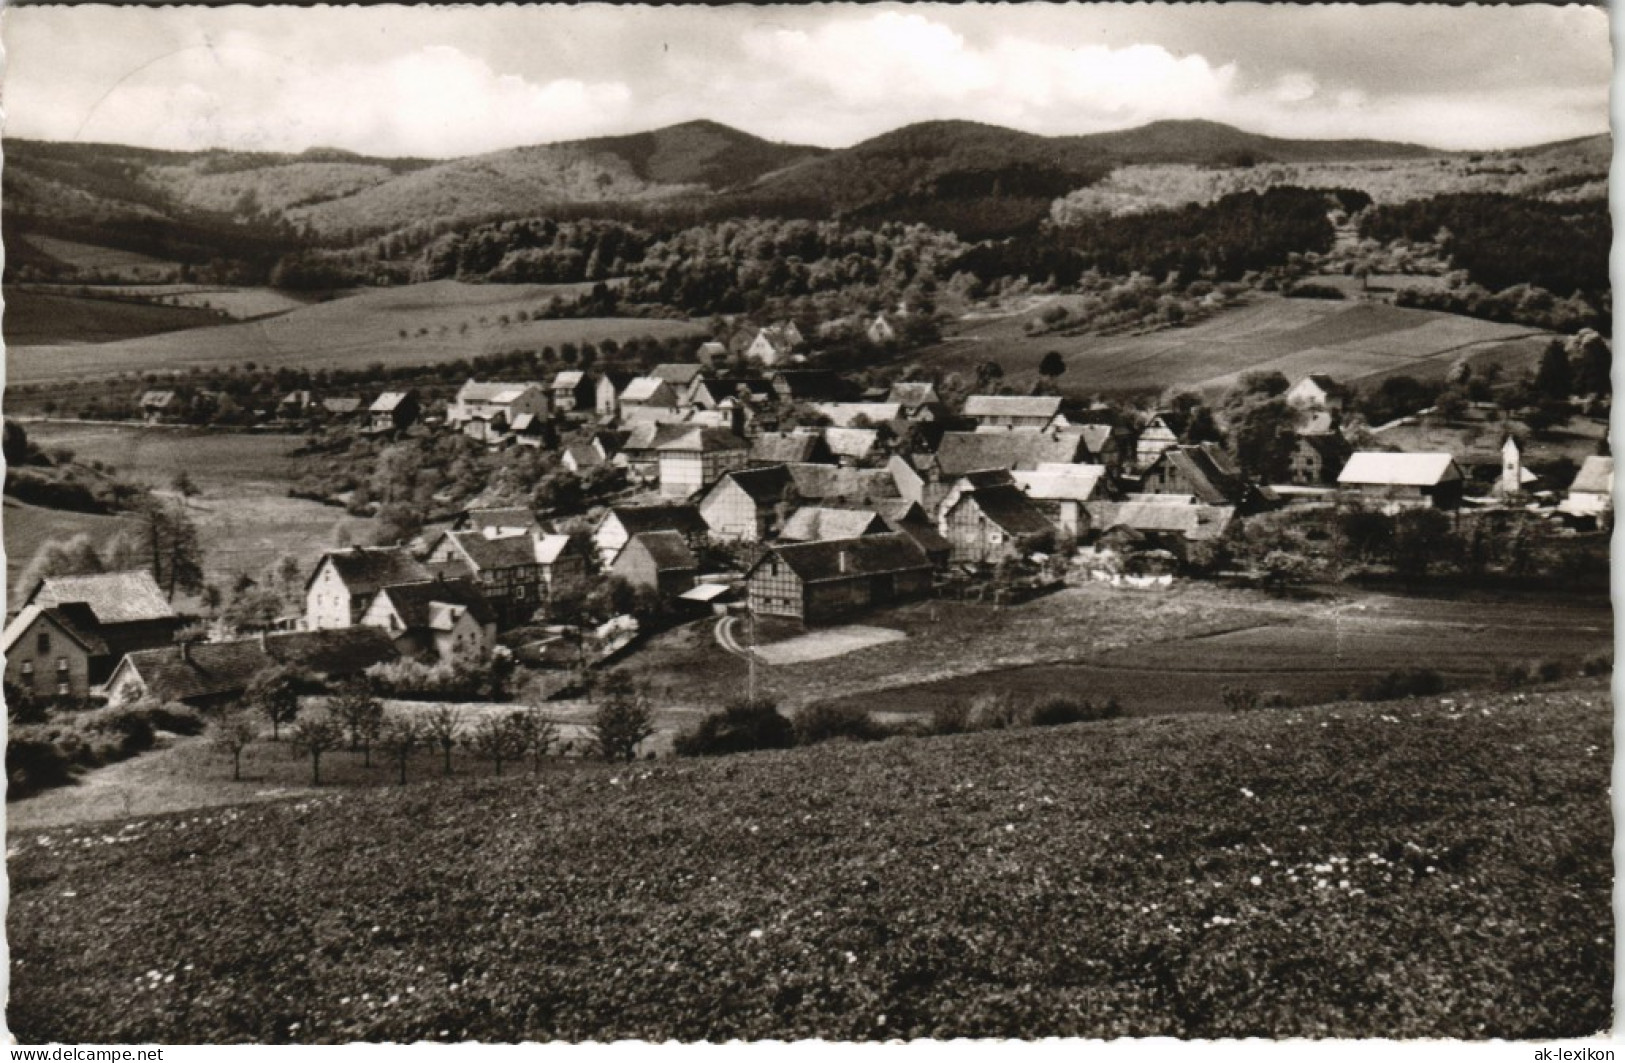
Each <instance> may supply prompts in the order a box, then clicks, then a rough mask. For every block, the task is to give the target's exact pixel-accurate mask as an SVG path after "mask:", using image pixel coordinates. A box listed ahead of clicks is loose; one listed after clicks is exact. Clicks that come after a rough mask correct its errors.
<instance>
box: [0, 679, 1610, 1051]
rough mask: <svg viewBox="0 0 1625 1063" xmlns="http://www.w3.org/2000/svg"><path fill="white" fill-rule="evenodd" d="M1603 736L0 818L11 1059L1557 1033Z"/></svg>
mask: <svg viewBox="0 0 1625 1063" xmlns="http://www.w3.org/2000/svg"><path fill="white" fill-rule="evenodd" d="M1611 728H1612V719H1611V712H1610V707H1609V699H1608V695H1607V690H1606V684H1605V682H1604V681H1600V680H1596V681H1590V682H1589V683H1588V684H1584V685H1580V686H1577V687H1574V688H1572V689H1567V690H1560V691H1542V692H1533V693H1528V694H1518V695H1495V696H1476V695H1475V696H1471V697H1465V698H1458V699H1450V700H1444V699H1437V698H1431V699H1414V700H1406V701H1400V702H1392V703H1387V704H1383V705H1376V706H1362V705H1352V706H1351V705H1336V706H1329V707H1323V708H1319V709H1311V710H1282V711H1265V712H1258V713H1252V714H1248V715H1246V716H1183V717H1163V718H1158V719H1129V720H1116V721H1109V722H1105V723H1098V724H1083V725H1074V726H1070V727H1062V728H1050V729H1034V730H1027V731H1020V732H1005V733H985V734H976V735H965V736H959V737H953V738H925V739H896V740H892V741H887V742H883V743H880V744H878V745H849V744H835V745H826V746H821V747H816V748H812V749H804V750H793V751H788V752H785V753H773V754H756V755H746V756H736V757H730V758H724V759H721V760H718V761H703V762H694V761H681V760H679V761H661V762H656V763H645V764H638V765H634V766H629V767H618V768H611V767H602V766H600V767H597V768H591V767H588V768H584V769H583V770H580V771H577V772H561V773H558V774H553V773H549V774H548V775H547V776H545V777H544V778H542V779H540V780H538V779H535V778H530V777H526V776H524V775H522V774H521V775H515V776H513V777H511V778H506V779H503V780H482V781H479V782H468V781H462V780H453V781H450V782H438V781H437V782H427V783H420V784H414V785H411V786H407V787H404V788H389V789H384V790H376V791H372V792H369V793H365V794H357V793H332V792H329V793H328V794H325V795H323V796H320V797H302V798H301V799H298V800H285V801H274V802H267V803H261V804H257V805H242V806H235V807H229V808H223V809H219V810H214V811H210V812H206V813H193V814H190V815H178V816H168V817H158V818H151V819H132V820H129V821H127V822H125V823H124V824H122V825H119V826H112V825H103V826H98V827H95V828H92V829H89V830H84V829H72V828H69V829H58V828H51V829H48V830H40V831H18V830H13V831H12V832H11V834H10V836H9V837H8V846H9V850H8V856H9V859H8V869H9V872H10V877H11V906H10V914H9V919H10V922H9V926H8V937H9V941H10V945H11V957H12V964H13V966H12V973H13V978H12V986H13V988H12V996H11V1001H10V1006H9V1008H8V1022H9V1024H10V1026H11V1028H12V1030H13V1031H14V1032H15V1034H16V1035H17V1037H18V1038H19V1039H20V1040H22V1041H24V1042H26V1043H40V1042H45V1041H74V1042H87V1041H89V1042H119V1043H148V1042H159V1043H163V1042H177V1041H185V1042H220V1041H259V1042H347V1041H358V1040H359V1041H414V1040H419V1039H423V1040H432V1041H461V1040H481V1041H516V1040H552V1039H559V1040H581V1039H593V1040H600V1041H610V1040H617V1039H622V1038H637V1039H645V1040H665V1039H671V1038H674V1039H681V1040H715V1041H721V1040H726V1039H730V1038H742V1039H747V1040H759V1039H766V1038H781V1039H786V1040H789V1039H800V1038H809V1037H824V1038H828V1039H835V1040H876V1039H889V1038H920V1037H934V1038H953V1037H966V1036H969V1037H978V1036H980V1037H1035V1036H1045V1035H1060V1036H1083V1037H1102V1038H1110V1037H1117V1036H1155V1035H1168V1036H1176V1037H1182V1038H1193V1039H1200V1038H1214V1037H1250V1036H1258V1037H1326V1036H1344V1037H1348V1036H1361V1035H1366V1036H1386V1037H1400V1038H1413V1037H1452V1038H1464V1039H1488V1038H1507V1039H1539V1040H1550V1039H1554V1038H1568V1037H1581V1036H1588V1035H1592V1034H1595V1033H1596V1032H1598V1031H1600V1030H1605V1029H1606V1028H1607V1027H1608V1024H1609V1022H1610V1007H1611V1005H1610V995H1611V987H1612V980H1613V945H1612V942H1613V932H1612V915H1611V911H1610V892H1611V889H1612V864H1611V858H1610V846H1611V842H1612V833H1611V827H1610V817H1609V812H1608V782H1609V770H1610V763H1611V757H1610V749H1611ZM606 839H613V844H610V845H606ZM605 955H613V956H614V957H615V962H614V963H613V964H606V963H604V962H603V957H604V956H605Z"/></svg>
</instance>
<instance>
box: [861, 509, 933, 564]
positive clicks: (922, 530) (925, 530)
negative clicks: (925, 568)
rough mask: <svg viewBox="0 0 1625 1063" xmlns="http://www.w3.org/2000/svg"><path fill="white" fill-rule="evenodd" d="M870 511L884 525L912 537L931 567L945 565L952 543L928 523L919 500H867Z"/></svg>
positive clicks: (928, 519)
mask: <svg viewBox="0 0 1625 1063" xmlns="http://www.w3.org/2000/svg"><path fill="white" fill-rule="evenodd" d="M870 508H871V509H872V511H873V512H875V513H877V514H879V516H880V519H881V520H883V521H885V522H886V527H887V528H888V529H889V530H891V531H894V532H897V533H899V534H901V535H906V536H908V537H909V539H911V540H913V542H914V545H915V546H918V547H919V548H920V549H921V550H923V551H924V552H925V556H926V557H928V558H929V559H930V560H931V566H932V567H933V568H945V567H946V566H947V564H948V559H949V558H950V557H951V556H952V554H953V546H952V544H951V543H949V542H948V540H947V539H946V538H945V537H944V536H943V534H942V532H940V531H938V530H937V526H936V525H935V524H933V523H931V518H930V517H928V516H926V513H925V510H923V509H921V508H920V504H919V503H918V502H911V501H909V500H908V499H906V498H884V499H877V500H876V501H874V502H872V503H870Z"/></svg>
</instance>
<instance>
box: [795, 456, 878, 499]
mask: <svg viewBox="0 0 1625 1063" xmlns="http://www.w3.org/2000/svg"><path fill="white" fill-rule="evenodd" d="M785 468H787V469H788V470H789V471H790V477H791V479H793V480H794V481H795V484H796V493H797V494H799V495H800V496H801V497H802V498H806V499H816V500H818V501H821V502H825V503H826V504H827V503H829V502H832V501H834V502H841V501H845V502H866V501H871V500H874V499H881V498H898V497H900V496H901V495H902V492H901V491H899V490H898V488H897V478H896V477H895V476H893V475H892V473H891V471H890V470H888V469H842V468H837V467H836V466H834V465H805V464H792V465H787V466H785Z"/></svg>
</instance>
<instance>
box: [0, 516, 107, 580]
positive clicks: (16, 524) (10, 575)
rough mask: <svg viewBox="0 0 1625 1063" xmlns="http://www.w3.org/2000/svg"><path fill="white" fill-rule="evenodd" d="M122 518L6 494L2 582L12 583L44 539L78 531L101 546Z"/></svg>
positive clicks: (2, 519)
mask: <svg viewBox="0 0 1625 1063" xmlns="http://www.w3.org/2000/svg"><path fill="white" fill-rule="evenodd" d="M123 523H124V522H123V521H122V520H121V519H120V518H118V517H115V516H108V515H105V514H101V513H77V512H74V511H73V510H67V509H48V508H46V507H44V506H34V505H30V504H28V503H27V502H19V501H18V500H17V499H15V498H11V497H9V496H7V498H6V499H5V512H4V515H3V517H0V524H3V530H4V533H5V547H6V584H7V586H8V587H11V586H14V585H15V584H16V582H17V577H18V576H20V575H21V574H22V571H23V569H24V568H26V567H27V566H28V562H29V561H30V560H31V559H32V558H33V556H34V554H35V553H36V552H37V551H38V550H39V548H40V547H41V546H43V545H44V544H45V543H46V542H47V541H50V540H56V541H63V540H67V539H71V538H73V537H74V536H75V535H79V534H81V533H83V534H85V535H88V536H90V540H91V542H93V543H95V544H96V545H97V546H101V545H103V544H104V543H106V542H107V540H109V539H111V538H112V537H113V536H114V535H116V534H118V531H119V529H120V528H122V527H123Z"/></svg>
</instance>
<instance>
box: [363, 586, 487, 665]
mask: <svg viewBox="0 0 1625 1063" xmlns="http://www.w3.org/2000/svg"><path fill="white" fill-rule="evenodd" d="M361 624H362V626H363V627H375V628H378V629H379V630H381V631H384V632H386V633H387V634H388V635H389V637H390V640H391V641H393V642H394V643H395V648H396V649H398V650H400V652H401V653H402V654H404V655H406V656H409V657H417V656H422V655H426V654H431V653H432V654H433V655H434V657H435V659H436V660H440V661H453V660H467V659H469V658H476V657H481V656H484V655H485V654H487V653H489V652H490V651H491V648H492V647H493V646H495V645H496V638H497V623H496V614H495V612H494V611H493V610H492V609H491V606H490V605H489V604H488V603H487V602H486V600H485V597H484V595H482V594H481V593H480V591H479V588H477V587H476V586H475V585H474V584H473V582H472V581H470V580H467V579H432V580H422V581H419V582H415V583H397V584H392V585H391V586H388V587H380V588H379V589H378V593H376V594H375V595H373V598H372V602H371V604H370V605H368V606H367V609H366V611H365V612H364V613H363V614H362V616H361Z"/></svg>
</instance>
